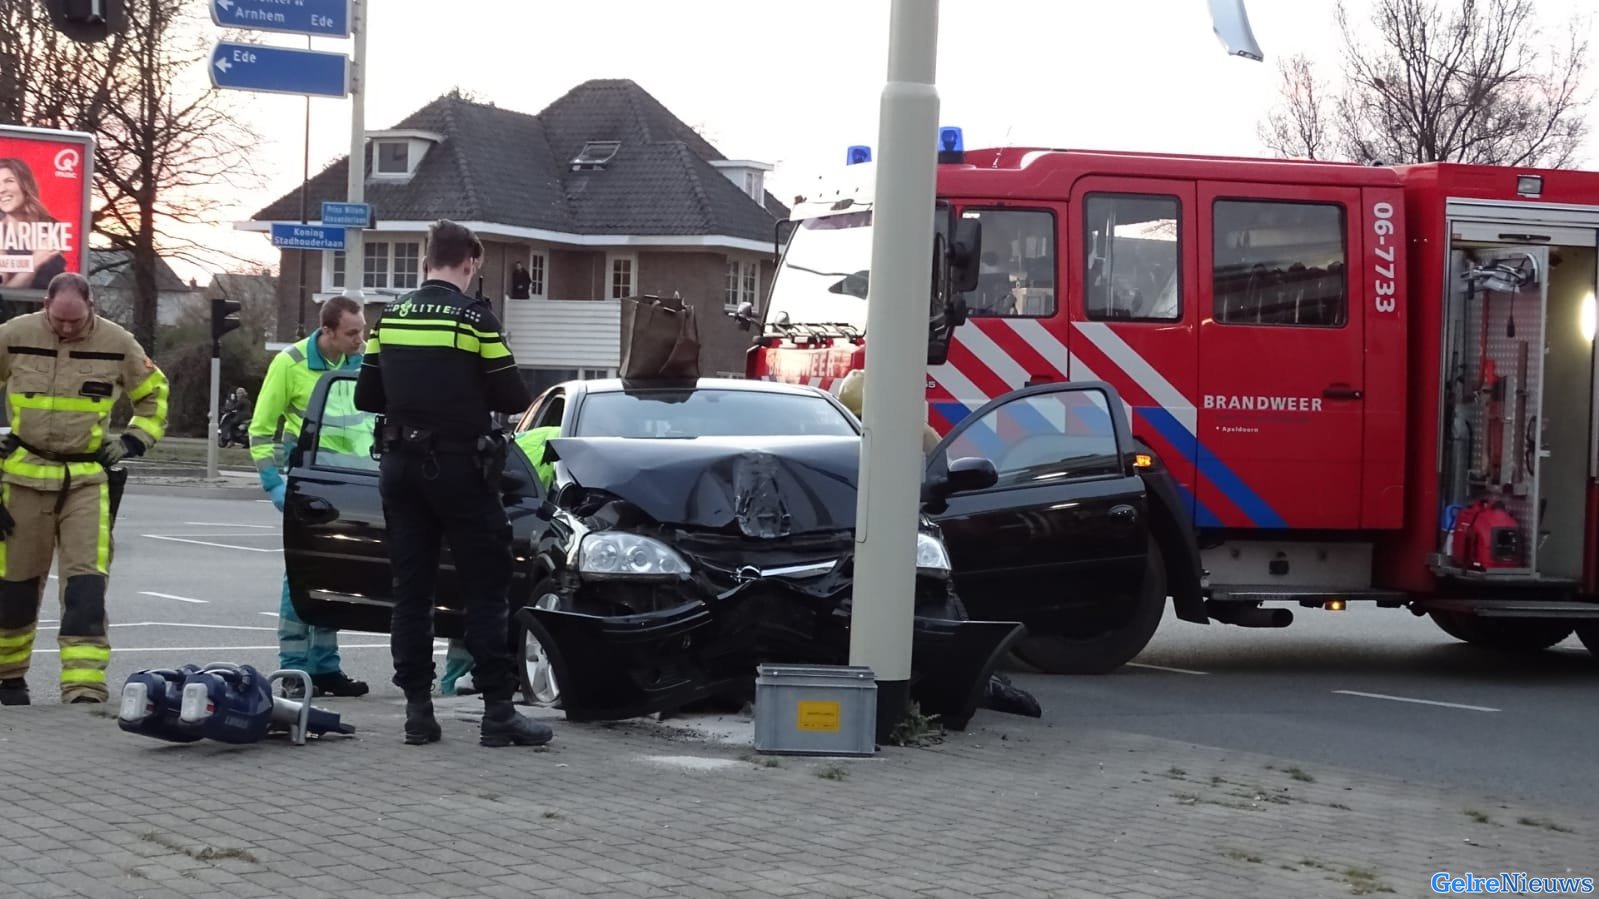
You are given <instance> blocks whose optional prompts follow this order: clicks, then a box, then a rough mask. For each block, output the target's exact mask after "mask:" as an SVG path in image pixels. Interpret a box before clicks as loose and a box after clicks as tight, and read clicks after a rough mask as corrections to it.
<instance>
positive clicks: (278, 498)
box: [269, 481, 289, 512]
mask: <svg viewBox="0 0 1599 899" xmlns="http://www.w3.org/2000/svg"><path fill="white" fill-rule="evenodd" d="M288 491H289V488H288V485H286V484H284V483H283V482H282V481H279V482H278V485H277V486H276V487H273V488H272V490H271V491H269V492H270V493H271V494H272V505H274V506H277V507H278V511H279V512H282V511H283V498H284V494H286V493H288Z"/></svg>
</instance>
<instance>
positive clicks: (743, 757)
mask: <svg viewBox="0 0 1599 899" xmlns="http://www.w3.org/2000/svg"><path fill="white" fill-rule="evenodd" d="M738 759H739V761H741V762H749V763H750V764H751V765H759V766H761V767H763V768H781V767H783V760H782V759H780V758H778V757H777V756H775V755H761V754H760V753H758V752H743V753H740V754H739V757H738Z"/></svg>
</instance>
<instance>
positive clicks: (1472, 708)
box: [1333, 690, 1502, 712]
mask: <svg viewBox="0 0 1599 899" xmlns="http://www.w3.org/2000/svg"><path fill="white" fill-rule="evenodd" d="M1333 692H1334V693H1341V694H1343V695H1344V696H1364V697H1365V698H1367V699H1387V700H1389V701H1391V702H1413V703H1416V704H1417V705H1436V706H1442V707H1443V708H1446V709H1465V710H1466V711H1469V712H1498V711H1502V710H1501V709H1491V708H1489V707H1487V706H1485V705H1466V704H1464V703H1459V702H1438V701H1437V700H1433V699H1412V698H1410V697H1408V696H1388V695H1386V694H1383V693H1362V692H1360V691H1358V690H1334V691H1333Z"/></svg>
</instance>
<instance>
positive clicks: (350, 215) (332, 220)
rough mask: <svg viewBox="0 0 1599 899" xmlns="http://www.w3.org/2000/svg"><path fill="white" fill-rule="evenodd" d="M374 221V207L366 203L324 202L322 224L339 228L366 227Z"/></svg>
mask: <svg viewBox="0 0 1599 899" xmlns="http://www.w3.org/2000/svg"><path fill="white" fill-rule="evenodd" d="M371 222H372V207H371V206H368V205H367V204H365V203H327V202H324V203H323V204H322V224H324V225H331V226H334V227H338V228H365V227H366V226H367V225H369V224H371Z"/></svg>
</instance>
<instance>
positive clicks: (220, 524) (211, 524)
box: [184, 521, 278, 531]
mask: <svg viewBox="0 0 1599 899" xmlns="http://www.w3.org/2000/svg"><path fill="white" fill-rule="evenodd" d="M184 524H190V525H194V526H195V527H200V528H255V529H259V530H263V531H275V530H277V529H278V526H277V525H275V524H240V523H238V522H232V521H185V522H184Z"/></svg>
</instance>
